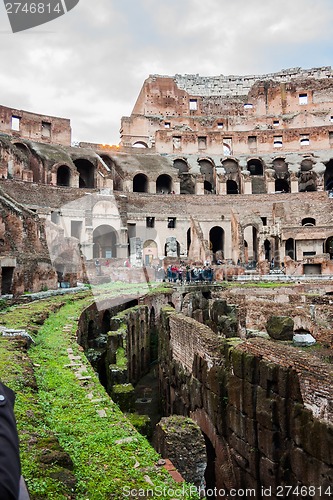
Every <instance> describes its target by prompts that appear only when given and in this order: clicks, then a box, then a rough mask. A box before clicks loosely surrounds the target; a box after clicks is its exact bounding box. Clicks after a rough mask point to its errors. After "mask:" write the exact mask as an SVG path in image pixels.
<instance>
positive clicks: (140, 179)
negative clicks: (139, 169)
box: [133, 174, 148, 193]
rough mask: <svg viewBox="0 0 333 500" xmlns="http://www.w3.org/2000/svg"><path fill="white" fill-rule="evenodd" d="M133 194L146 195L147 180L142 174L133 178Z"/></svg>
mask: <svg viewBox="0 0 333 500" xmlns="http://www.w3.org/2000/svg"><path fill="white" fill-rule="evenodd" d="M133 193H148V179H147V177H146V176H145V175H144V174H137V175H136V176H135V177H134V178H133Z"/></svg>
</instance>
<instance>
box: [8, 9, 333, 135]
mask: <svg viewBox="0 0 333 500" xmlns="http://www.w3.org/2000/svg"><path fill="white" fill-rule="evenodd" d="M1 14H3V16H4V17H3V18H1V19H0V21H1V23H0V29H2V30H3V31H2V32H1V33H0V43H1V49H0V50H1V59H2V74H1V75H0V93H1V103H2V104H5V105H8V106H13V107H17V108H23V109H24V108H27V107H28V109H29V110H31V111H35V112H40V113H44V114H51V115H58V116H64V117H67V118H71V120H72V128H73V135H74V137H75V139H81V140H84V141H89V140H91V141H95V142H101V143H104V142H105V143H107V142H113V143H116V142H118V140H119V138H118V131H119V127H120V118H121V116H122V115H128V114H130V112H131V110H132V108H133V106H134V103H135V100H136V98H137V96H138V93H139V91H140V88H141V86H142V84H143V81H144V79H145V78H146V77H147V76H148V75H149V74H152V73H160V74H169V75H173V74H175V73H200V74H207V75H214V74H221V73H224V74H246V73H251V74H253V73H264V72H273V71H277V70H279V69H282V68H284V67H291V66H303V67H313V66H321V65H327V64H330V63H331V54H332V42H331V38H330V26H331V24H332V18H333V5H332V3H331V1H330V0H317V2H316V4H314V3H313V1H312V0H311V1H310V0H293V1H292V2H290V0H279V2H276V0H265V2H263V1H262V0H233V1H232V2H231V1H230V0H205V2H203V1H202V0H182V1H181V2H179V1H178V0H169V1H168V2H165V1H162V0H161V1H158V0H135V1H134V0H122V2H118V3H116V2H114V1H112V0H99V2H94V3H92V2H91V1H89V0H80V2H79V4H78V6H77V7H75V8H74V9H73V10H72V11H70V12H69V13H68V14H67V15H65V16H62V17H60V18H59V19H57V20H55V21H53V22H52V23H49V24H47V25H45V26H42V27H40V28H36V29H34V30H30V31H29V32H24V33H18V34H15V35H13V34H11V33H8V24H7V20H6V17H5V16H6V15H5V13H4V12H3V10H2V11H1V10H0V17H1ZM6 31H7V32H6Z"/></svg>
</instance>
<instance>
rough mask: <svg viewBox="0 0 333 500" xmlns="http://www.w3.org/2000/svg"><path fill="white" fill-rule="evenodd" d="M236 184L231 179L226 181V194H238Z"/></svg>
mask: <svg viewBox="0 0 333 500" xmlns="http://www.w3.org/2000/svg"><path fill="white" fill-rule="evenodd" d="M238 193H239V191H238V184H237V182H236V181H233V180H231V179H228V180H227V194H238Z"/></svg>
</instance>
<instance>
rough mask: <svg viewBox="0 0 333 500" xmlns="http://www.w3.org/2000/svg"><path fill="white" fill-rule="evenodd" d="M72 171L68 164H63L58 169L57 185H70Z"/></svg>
mask: <svg viewBox="0 0 333 500" xmlns="http://www.w3.org/2000/svg"><path fill="white" fill-rule="evenodd" d="M70 182H71V171H70V168H69V167H67V166H66V165H61V166H60V167H58V170H57V186H70Z"/></svg>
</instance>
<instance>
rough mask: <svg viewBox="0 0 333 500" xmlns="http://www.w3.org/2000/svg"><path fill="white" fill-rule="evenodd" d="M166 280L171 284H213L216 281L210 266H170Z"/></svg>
mask: <svg viewBox="0 0 333 500" xmlns="http://www.w3.org/2000/svg"><path fill="white" fill-rule="evenodd" d="M165 278H166V280H167V281H169V282H170V283H198V282H209V283H211V282H212V281H213V280H214V270H213V269H212V268H211V267H210V266H209V265H205V266H190V265H187V266H185V265H180V266H176V265H170V266H168V267H167V270H166V276H165Z"/></svg>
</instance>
